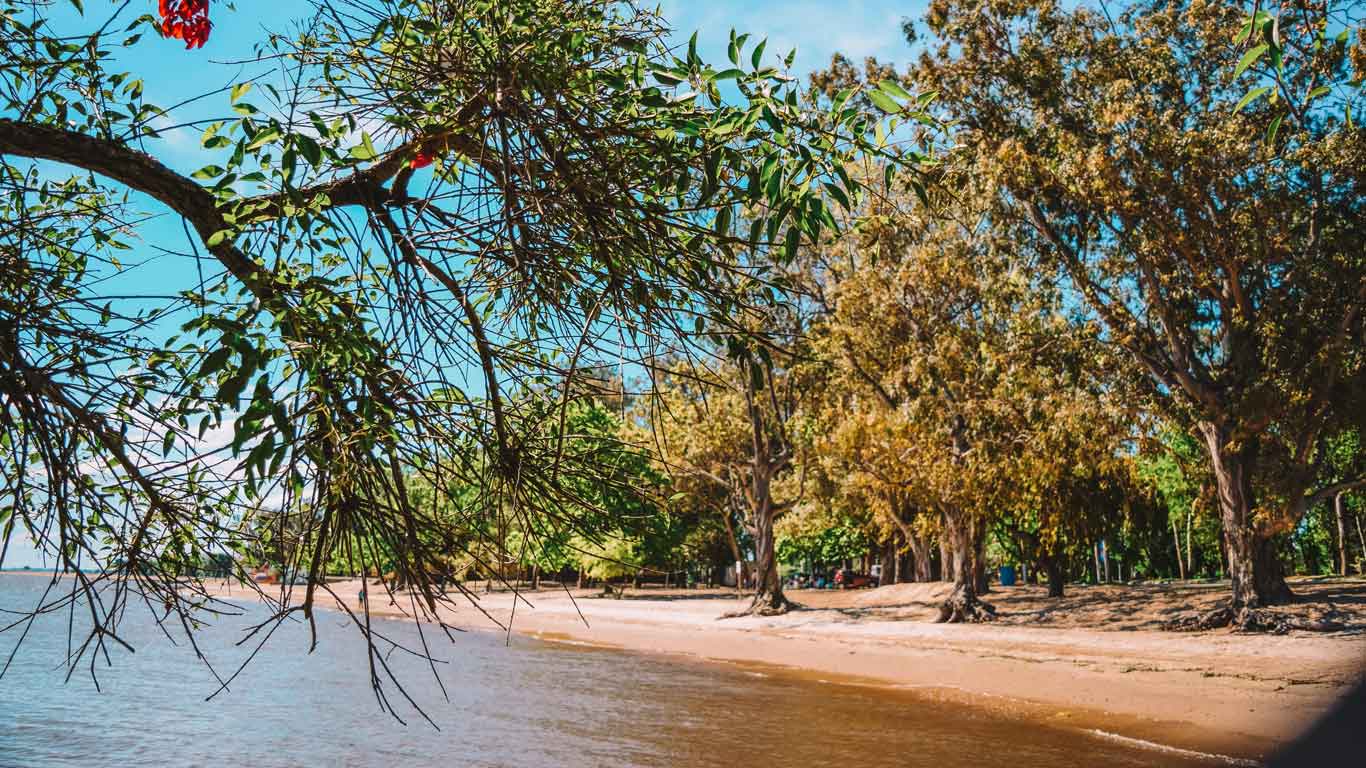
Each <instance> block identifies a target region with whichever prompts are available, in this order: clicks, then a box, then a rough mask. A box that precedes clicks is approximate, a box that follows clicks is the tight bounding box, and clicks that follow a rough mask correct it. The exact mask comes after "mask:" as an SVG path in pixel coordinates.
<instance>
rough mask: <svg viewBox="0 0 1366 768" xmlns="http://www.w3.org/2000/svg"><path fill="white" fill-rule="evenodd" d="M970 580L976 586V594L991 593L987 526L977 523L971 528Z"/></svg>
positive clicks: (980, 522)
mask: <svg viewBox="0 0 1366 768" xmlns="http://www.w3.org/2000/svg"><path fill="white" fill-rule="evenodd" d="M972 578H973V580H974V581H975V583H976V586H977V594H979V595H985V594H987V593H989V592H991V578H990V576H989V575H988V574H987V526H986V522H985V521H979V522H977V523H976V524H974V525H973V527H972Z"/></svg>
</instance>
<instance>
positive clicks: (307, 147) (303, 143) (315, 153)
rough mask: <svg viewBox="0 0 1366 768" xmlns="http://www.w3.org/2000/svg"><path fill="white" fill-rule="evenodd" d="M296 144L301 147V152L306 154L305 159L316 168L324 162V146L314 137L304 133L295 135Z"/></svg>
mask: <svg viewBox="0 0 1366 768" xmlns="http://www.w3.org/2000/svg"><path fill="white" fill-rule="evenodd" d="M294 144H295V146H297V147H298V148H299V153H300V154H302V155H303V156H304V159H305V160H307V161H308V164H309V165H311V166H313V167H314V168H316V167H318V166H319V165H321V164H322V159H323V150H322V147H320V146H318V142H316V141H314V140H313V138H312V137H310V136H305V135H304V134H302V133H300V134H296V135H295V136H294Z"/></svg>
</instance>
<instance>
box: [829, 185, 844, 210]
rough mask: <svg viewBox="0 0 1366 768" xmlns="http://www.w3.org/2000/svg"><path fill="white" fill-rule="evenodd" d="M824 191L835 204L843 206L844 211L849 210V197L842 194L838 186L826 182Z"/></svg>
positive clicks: (842, 191)
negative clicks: (833, 199)
mask: <svg viewBox="0 0 1366 768" xmlns="http://www.w3.org/2000/svg"><path fill="white" fill-rule="evenodd" d="M825 191H826V192H828V193H829V194H830V196H831V197H833V198H835V201H836V202H838V203H839V204H840V205H842V206H844V210H846V211H847V210H849V208H850V205H849V196H848V195H846V194H845V193H844V190H843V189H841V188H840V185H838V184H833V183H830V182H826V184H825Z"/></svg>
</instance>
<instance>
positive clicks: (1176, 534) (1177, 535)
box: [1171, 517, 1186, 581]
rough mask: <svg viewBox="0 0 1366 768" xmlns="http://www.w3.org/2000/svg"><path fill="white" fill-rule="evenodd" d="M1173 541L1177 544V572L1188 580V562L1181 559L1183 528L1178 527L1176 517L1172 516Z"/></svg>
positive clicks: (1183, 578)
mask: <svg viewBox="0 0 1366 768" xmlns="http://www.w3.org/2000/svg"><path fill="white" fill-rule="evenodd" d="M1171 524H1172V543H1173V544H1175V545H1176V574H1177V576H1179V577H1180V578H1181V580H1182V581H1185V580H1186V564H1185V563H1184V562H1183V561H1182V560H1181V530H1180V529H1179V528H1177V527H1176V518H1174V517H1173V518H1171Z"/></svg>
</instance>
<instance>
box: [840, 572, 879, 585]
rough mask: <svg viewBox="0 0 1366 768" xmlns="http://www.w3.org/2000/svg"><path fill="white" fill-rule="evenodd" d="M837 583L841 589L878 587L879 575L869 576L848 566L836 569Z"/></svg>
mask: <svg viewBox="0 0 1366 768" xmlns="http://www.w3.org/2000/svg"><path fill="white" fill-rule="evenodd" d="M835 583H836V584H838V585H839V588H840V589H859V588H860V587H876V586H877V577H876V576H869V575H868V574H866V573H858V572H856V571H851V570H849V569H847V568H841V569H839V570H837V571H835Z"/></svg>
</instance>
